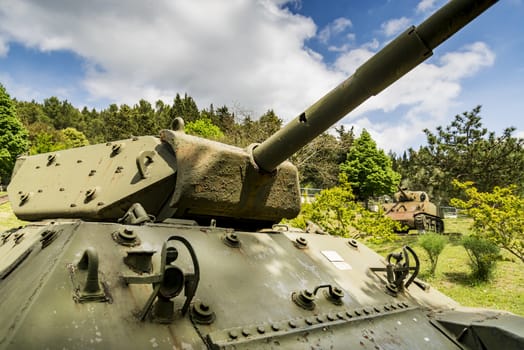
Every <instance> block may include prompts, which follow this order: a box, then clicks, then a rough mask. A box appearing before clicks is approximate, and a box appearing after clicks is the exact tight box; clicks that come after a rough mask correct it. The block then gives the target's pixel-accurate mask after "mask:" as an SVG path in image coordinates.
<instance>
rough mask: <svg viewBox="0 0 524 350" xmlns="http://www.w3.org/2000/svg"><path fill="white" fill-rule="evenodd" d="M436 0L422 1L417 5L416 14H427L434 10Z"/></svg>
mask: <svg viewBox="0 0 524 350" xmlns="http://www.w3.org/2000/svg"><path fill="white" fill-rule="evenodd" d="M436 1H437V0H422V1H420V2H419V3H418V5H417V13H428V12H429V11H431V10H433V9H434V8H435V2H436Z"/></svg>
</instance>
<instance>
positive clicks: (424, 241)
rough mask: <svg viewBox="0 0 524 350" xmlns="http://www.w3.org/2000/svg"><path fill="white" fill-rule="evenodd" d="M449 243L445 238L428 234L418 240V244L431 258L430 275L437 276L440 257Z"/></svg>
mask: <svg viewBox="0 0 524 350" xmlns="http://www.w3.org/2000/svg"><path fill="white" fill-rule="evenodd" d="M447 243H448V239H447V238H446V237H445V236H443V235H439V234H436V233H428V234H425V235H422V236H420V238H419V239H418V244H419V245H420V246H421V247H422V248H424V250H425V251H426V253H427V254H428V256H429V261H430V263H431V266H430V270H429V273H430V274H431V276H433V275H435V270H436V268H437V262H438V257H439V255H440V253H442V250H444V247H445V246H446V244H447Z"/></svg>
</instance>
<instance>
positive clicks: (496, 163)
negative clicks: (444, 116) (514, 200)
mask: <svg viewBox="0 0 524 350" xmlns="http://www.w3.org/2000/svg"><path fill="white" fill-rule="evenodd" d="M480 110H481V107H480V106H477V107H476V108H474V109H473V110H472V111H471V112H464V113H463V114H462V115H456V116H455V119H454V120H453V121H452V122H451V124H450V125H448V126H446V127H445V128H444V127H441V126H439V127H437V130H436V132H435V133H434V132H431V131H429V130H428V129H426V130H424V132H425V133H426V137H427V142H428V145H427V146H423V147H420V148H419V150H418V151H414V150H413V149H410V150H409V151H408V154H405V155H404V156H403V157H402V158H400V159H397V170H399V171H400V172H401V173H402V175H403V178H407V179H409V187H411V188H420V189H425V190H426V191H428V192H429V193H430V195H431V196H432V197H433V198H434V199H435V200H436V201H437V202H438V203H442V204H447V203H448V202H449V200H450V198H453V197H460V194H461V193H460V191H459V190H457V189H456V188H454V187H453V186H452V184H451V183H452V180H453V179H458V180H459V181H462V182H464V181H473V182H475V184H476V185H477V188H478V189H479V190H480V191H483V192H488V191H491V190H492V189H493V188H494V187H495V186H499V187H506V186H509V185H510V184H517V186H519V187H518V190H519V191H520V193H524V139H521V138H515V137H513V136H512V134H513V132H514V131H515V128H511V127H510V128H506V129H505V130H504V132H503V133H502V135H501V136H495V133H493V132H488V130H487V129H486V128H484V127H483V126H482V122H481V117H480Z"/></svg>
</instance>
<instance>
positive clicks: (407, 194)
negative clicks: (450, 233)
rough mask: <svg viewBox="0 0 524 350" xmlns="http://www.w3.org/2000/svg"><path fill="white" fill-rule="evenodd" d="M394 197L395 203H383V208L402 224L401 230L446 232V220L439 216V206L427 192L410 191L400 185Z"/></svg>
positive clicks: (404, 231)
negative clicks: (431, 199)
mask: <svg viewBox="0 0 524 350" xmlns="http://www.w3.org/2000/svg"><path fill="white" fill-rule="evenodd" d="M393 199H394V202H393V203H384V204H382V210H383V211H384V215H386V216H388V217H390V218H391V219H393V220H395V221H398V222H399V223H400V224H401V225H402V227H403V228H402V230H400V231H399V232H403V233H407V232H408V231H409V230H418V231H419V232H436V233H443V232H444V221H442V218H441V217H440V216H439V211H438V207H437V206H436V205H435V204H433V203H432V202H430V200H429V196H428V194H427V193H426V192H424V191H409V190H407V189H403V188H400V187H399V191H398V192H397V193H395V195H394V196H393Z"/></svg>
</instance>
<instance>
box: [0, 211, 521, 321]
mask: <svg viewBox="0 0 524 350" xmlns="http://www.w3.org/2000/svg"><path fill="white" fill-rule="evenodd" d="M23 224H24V222H23V221H20V220H18V219H16V217H15V216H14V215H13V213H12V211H11V206H10V204H9V203H4V204H2V205H0V232H2V231H4V230H7V229H9V228H13V227H17V226H20V225H23ZM470 224H471V220H469V219H465V218H459V219H446V220H445V225H446V233H447V234H448V236H449V237H450V243H449V244H448V245H447V246H446V247H445V248H444V251H443V252H442V254H441V256H440V258H439V262H438V266H437V270H436V273H435V277H431V276H429V275H428V273H427V269H428V268H429V260H428V258H427V256H426V254H425V252H424V251H423V249H422V248H420V247H419V246H418V245H417V239H418V236H417V235H416V234H408V235H404V236H400V239H399V240H398V241H396V242H393V243H384V244H368V245H369V246H370V247H371V248H373V249H375V250H376V251H378V252H379V253H380V254H382V255H384V256H385V255H387V254H388V253H390V252H393V251H398V250H399V249H400V247H402V245H404V244H408V245H410V246H411V247H412V248H413V249H414V250H415V252H416V253H417V255H418V256H419V258H420V260H421V264H422V269H421V274H420V278H421V279H423V280H425V281H426V282H429V283H430V284H431V285H432V287H434V288H437V289H438V290H440V291H441V292H443V293H445V294H447V295H448V296H450V297H451V298H453V299H455V300H457V301H458V302H459V303H461V304H462V305H465V306H474V307H487V308H495V309H504V310H508V311H511V312H514V313H516V314H519V315H522V316H524V269H523V268H524V264H522V262H520V261H517V259H515V258H512V257H511V256H510V255H509V254H507V253H505V252H503V254H502V257H501V259H500V261H498V264H497V268H496V271H495V275H494V277H493V279H492V280H491V281H490V282H488V283H477V282H475V281H473V280H472V279H471V278H470V272H471V270H470V267H469V264H468V262H469V259H468V256H467V254H466V251H465V250H464V248H463V247H462V246H461V245H460V244H459V242H460V237H461V235H463V234H469V225H470Z"/></svg>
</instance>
